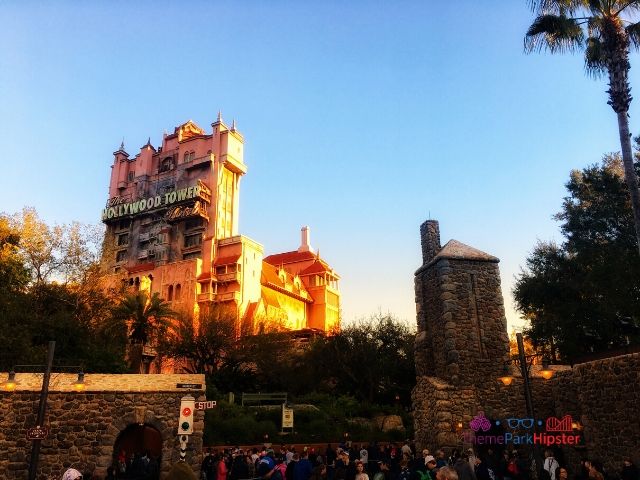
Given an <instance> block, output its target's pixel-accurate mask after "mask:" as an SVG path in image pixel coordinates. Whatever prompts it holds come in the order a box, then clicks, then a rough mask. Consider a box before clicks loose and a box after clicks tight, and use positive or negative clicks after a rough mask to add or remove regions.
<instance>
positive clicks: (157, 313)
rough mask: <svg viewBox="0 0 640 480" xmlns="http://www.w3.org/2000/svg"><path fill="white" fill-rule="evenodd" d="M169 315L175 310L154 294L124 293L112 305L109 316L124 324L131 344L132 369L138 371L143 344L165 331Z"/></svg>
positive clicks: (148, 343)
mask: <svg viewBox="0 0 640 480" xmlns="http://www.w3.org/2000/svg"><path fill="white" fill-rule="evenodd" d="M173 316H175V312H174V311H173V310H171V308H170V307H169V304H168V303H167V302H165V301H164V300H163V299H162V298H160V295H159V294H158V293H154V294H153V295H152V296H151V297H149V295H148V294H147V292H145V291H140V292H138V293H136V294H133V295H127V296H126V297H124V298H123V299H122V301H121V302H120V303H119V304H118V305H117V306H116V307H115V308H114V310H113V319H114V320H115V321H116V323H117V324H118V325H126V327H127V331H128V337H129V342H130V344H131V346H132V348H131V349H130V354H129V359H130V361H131V366H132V369H133V370H134V371H140V370H141V367H142V363H143V362H142V352H143V348H144V346H145V345H150V344H152V343H153V342H155V341H157V340H158V339H159V338H160V337H161V336H162V335H163V334H164V333H165V332H166V331H167V328H168V327H169V324H170V319H171V318H172V317H173Z"/></svg>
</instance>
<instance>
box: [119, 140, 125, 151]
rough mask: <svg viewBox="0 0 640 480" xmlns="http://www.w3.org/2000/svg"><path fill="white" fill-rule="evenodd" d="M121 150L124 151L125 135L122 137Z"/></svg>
mask: <svg viewBox="0 0 640 480" xmlns="http://www.w3.org/2000/svg"><path fill="white" fill-rule="evenodd" d="M120 150H122V151H123V152H124V137H122V143H120Z"/></svg>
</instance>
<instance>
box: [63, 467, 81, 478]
mask: <svg viewBox="0 0 640 480" xmlns="http://www.w3.org/2000/svg"><path fill="white" fill-rule="evenodd" d="M62 480H82V474H81V473H80V472H79V471H78V470H76V469H75V468H67V470H66V471H65V472H64V473H63V474H62Z"/></svg>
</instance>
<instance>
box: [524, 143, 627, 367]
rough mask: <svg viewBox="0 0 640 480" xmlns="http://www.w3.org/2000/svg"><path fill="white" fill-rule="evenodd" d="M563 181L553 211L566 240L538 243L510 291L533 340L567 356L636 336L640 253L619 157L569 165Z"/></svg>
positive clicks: (552, 353) (550, 351) (551, 351)
mask: <svg viewBox="0 0 640 480" xmlns="http://www.w3.org/2000/svg"><path fill="white" fill-rule="evenodd" d="M636 168H637V164H636ZM566 187H567V190H568V192H569V195H568V196H567V197H565V199H564V202H563V206H562V211H561V212H560V213H558V214H557V215H556V217H555V218H556V219H557V220H560V221H562V222H563V224H562V227H561V228H562V233H563V235H564V237H565V241H564V243H563V244H561V245H556V244H555V243H552V242H540V243H538V245H536V247H535V248H534V250H533V252H532V253H531V255H530V256H529V257H528V258H527V262H526V268H525V269H524V270H523V271H522V272H521V273H520V275H519V276H518V277H517V280H516V284H515V287H514V291H513V294H514V299H515V301H516V305H517V307H518V310H519V311H520V312H521V313H522V314H523V315H524V317H525V318H526V319H528V320H530V322H531V327H530V328H529V330H528V332H527V333H528V335H529V336H530V337H531V339H532V340H533V342H534V344H535V345H536V346H537V347H540V348H543V349H546V350H548V352H549V353H550V354H551V355H553V356H556V354H557V356H559V357H562V358H563V359H565V360H571V359H573V358H575V357H577V356H580V355H582V354H586V353H590V352H594V351H599V350H603V349H608V348H613V347H620V346H624V345H626V344H628V343H630V342H638V341H640V332H639V331H638V328H637V326H638V325H639V324H640V322H639V320H640V317H639V316H638V314H639V313H640V258H639V257H638V255H637V254H636V252H635V248H636V243H635V230H634V220H633V213H632V209H631V205H630V201H629V195H628V194H627V190H626V188H625V184H624V172H623V167H622V160H621V159H620V156H619V155H607V156H605V157H604V159H603V161H602V164H601V165H592V166H590V167H587V168H585V169H584V170H582V171H573V172H572V173H571V177H570V180H569V182H568V183H567V185H566Z"/></svg>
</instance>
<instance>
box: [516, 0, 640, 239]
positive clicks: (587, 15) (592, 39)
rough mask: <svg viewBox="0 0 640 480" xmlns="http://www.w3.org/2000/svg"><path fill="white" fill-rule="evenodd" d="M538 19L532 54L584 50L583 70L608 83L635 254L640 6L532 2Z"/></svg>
mask: <svg viewBox="0 0 640 480" xmlns="http://www.w3.org/2000/svg"><path fill="white" fill-rule="evenodd" d="M530 4H531V6H532V8H533V10H534V11H535V12H536V14H537V17H536V18H535V20H534V21H533V23H532V24H531V26H530V27H529V30H528V31H527V34H526V37H525V50H526V51H528V52H531V51H535V50H540V49H544V48H546V49H547V50H549V51H550V52H551V53H560V52H565V51H576V50H584V54H585V67H586V69H587V72H588V73H590V74H592V75H594V76H601V75H604V74H605V73H606V74H607V75H608V78H609V90H607V93H608V94H609V101H608V102H607V103H608V104H609V105H611V108H613V111H614V112H615V113H616V115H617V117H618V131H619V134H620V146H621V149H622V161H623V164H624V173H625V175H624V177H625V180H626V183H627V187H628V192H629V195H630V197H631V205H632V208H633V218H634V225H635V236H636V248H637V249H639V250H640V192H639V191H638V176H637V173H636V171H635V169H634V166H633V154H632V149H631V135H630V133H629V118H628V117H629V115H628V112H629V105H630V103H631V87H630V86H629V78H628V73H629V68H630V63H629V49H630V47H631V46H633V47H634V48H638V46H640V23H636V22H633V21H631V18H632V16H633V15H634V14H637V13H638V11H640V0H530Z"/></svg>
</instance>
